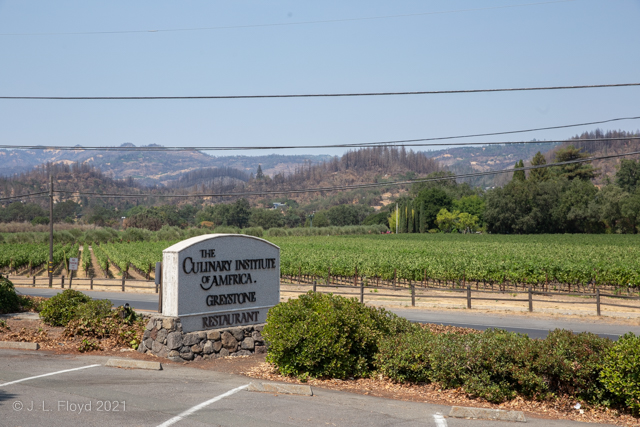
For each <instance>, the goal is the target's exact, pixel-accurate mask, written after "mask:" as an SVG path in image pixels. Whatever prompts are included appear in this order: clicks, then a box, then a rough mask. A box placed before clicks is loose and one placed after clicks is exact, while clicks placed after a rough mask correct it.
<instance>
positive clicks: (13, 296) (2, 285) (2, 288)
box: [0, 275, 20, 314]
mask: <svg viewBox="0 0 640 427" xmlns="http://www.w3.org/2000/svg"><path fill="white" fill-rule="evenodd" d="M18 310H20V297H19V296H18V294H17V293H16V289H15V288H14V287H13V283H11V281H10V280H9V279H7V278H6V277H3V276H2V275H0V314H4V313H15V312H16V311H18Z"/></svg>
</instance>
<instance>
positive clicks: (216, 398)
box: [158, 384, 249, 427]
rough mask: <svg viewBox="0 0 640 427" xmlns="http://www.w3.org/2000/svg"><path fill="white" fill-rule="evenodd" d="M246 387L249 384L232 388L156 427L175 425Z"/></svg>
mask: <svg viewBox="0 0 640 427" xmlns="http://www.w3.org/2000/svg"><path fill="white" fill-rule="evenodd" d="M247 387H249V384H247V385H243V386H240V387H238V388H234V389H233V390H229V391H228V392H226V393H224V394H221V395H220V396H217V397H214V398H213V399H210V400H207V401H206V402H202V403H201V404H199V405H196V406H194V407H193V408H190V409H187V410H186V411H184V412H182V413H180V414H178V415H176V416H175V417H173V418H171V419H170V420H167V421H165V422H163V423H162V424H160V425H159V426H158V427H169V426H170V425H173V424H175V423H177V422H178V421H180V420H182V419H183V418H186V417H188V416H189V415H191V414H193V413H194V412H196V411H199V410H200V409H202V408H204V407H205V406H209V405H211V404H212V403H215V402H217V401H218V400H222V399H224V398H225V397H229V396H231V395H232V394H235V393H237V392H239V391H240V390H244V389H245V388H247Z"/></svg>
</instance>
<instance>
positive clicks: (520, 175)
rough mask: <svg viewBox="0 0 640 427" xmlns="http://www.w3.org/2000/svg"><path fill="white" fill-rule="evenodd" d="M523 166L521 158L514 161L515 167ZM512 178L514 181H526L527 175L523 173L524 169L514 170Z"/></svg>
mask: <svg viewBox="0 0 640 427" xmlns="http://www.w3.org/2000/svg"><path fill="white" fill-rule="evenodd" d="M523 167H524V162H523V161H522V160H520V161H519V162H516V169H517V168H523ZM513 179H514V180H515V181H526V179H527V177H526V175H525V174H524V171H514V172H513Z"/></svg>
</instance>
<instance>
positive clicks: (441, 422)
mask: <svg viewBox="0 0 640 427" xmlns="http://www.w3.org/2000/svg"><path fill="white" fill-rule="evenodd" d="M433 420H434V421H435V422H436V426H438V427H447V420H445V419H444V417H443V416H442V415H440V413H436V414H433Z"/></svg>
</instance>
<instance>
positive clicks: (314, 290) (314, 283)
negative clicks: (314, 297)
mask: <svg viewBox="0 0 640 427" xmlns="http://www.w3.org/2000/svg"><path fill="white" fill-rule="evenodd" d="M313 293H314V294H315V293H316V281H315V280H314V281H313Z"/></svg>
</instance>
